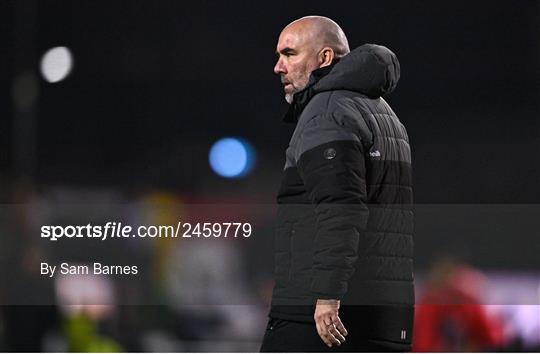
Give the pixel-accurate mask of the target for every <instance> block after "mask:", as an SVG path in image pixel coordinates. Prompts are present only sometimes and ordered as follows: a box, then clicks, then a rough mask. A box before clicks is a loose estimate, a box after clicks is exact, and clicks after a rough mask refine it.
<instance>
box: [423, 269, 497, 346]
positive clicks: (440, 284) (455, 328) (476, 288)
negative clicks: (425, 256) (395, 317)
mask: <svg viewBox="0 0 540 354" xmlns="http://www.w3.org/2000/svg"><path fill="white" fill-rule="evenodd" d="M485 284H486V278H485V277H484V275H483V274H482V273H480V272H479V271H477V270H475V269H473V268H472V267H469V266H466V265H465V264H460V263H457V262H455V261H453V260H450V259H443V260H440V261H439V262H437V263H436V264H435V265H434V267H433V270H432V274H431V276H430V280H429V281H428V283H427V284H426V287H425V290H424V292H423V294H422V296H421V300H420V303H419V304H418V305H417V306H416V316H415V328H414V347H413V350H414V351H419V352H441V351H442V352H448V351H450V352H461V351H466V352H476V351H486V350H487V351H490V350H495V349H499V348H501V347H502V346H503V345H504V344H505V342H506V340H505V337H504V333H503V324H502V323H501V321H500V319H499V318H497V317H494V316H491V315H490V314H489V313H488V311H487V309H486V307H485V306H484V305H482V299H483V298H484V296H483V294H484V293H485Z"/></svg>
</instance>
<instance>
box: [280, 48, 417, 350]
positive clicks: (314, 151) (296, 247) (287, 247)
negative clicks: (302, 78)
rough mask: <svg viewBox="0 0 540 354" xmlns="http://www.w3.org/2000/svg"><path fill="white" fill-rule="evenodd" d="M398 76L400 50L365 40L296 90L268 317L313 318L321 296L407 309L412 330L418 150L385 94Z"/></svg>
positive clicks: (292, 105)
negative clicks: (414, 165)
mask: <svg viewBox="0 0 540 354" xmlns="http://www.w3.org/2000/svg"><path fill="white" fill-rule="evenodd" d="M399 74H400V67H399V63H398V61H397V58H396V56H395V55H394V53H392V52H391V51H390V50H388V49H387V48H385V47H382V46H377V45H372V44H366V45H363V46H361V47H358V48H356V49H355V50H353V51H351V52H350V53H349V54H348V55H346V56H345V57H343V58H342V59H341V60H340V61H339V62H338V63H337V64H335V65H333V66H330V67H325V68H321V69H317V70H315V71H314V72H313V73H312V75H311V77H310V81H309V84H308V86H307V87H306V89H304V90H303V91H301V92H299V93H297V94H295V96H294V102H293V103H292V104H291V106H290V108H289V111H288V112H287V115H286V117H285V120H286V121H289V122H293V123H296V124H297V125H296V129H295V131H294V134H293V136H292V138H291V141H290V144H289V147H288V149H287V151H286V164H285V168H284V171H283V179H282V184H281V188H280V191H279V195H278V198H277V200H278V204H279V207H278V225H277V230H276V240H275V281H276V283H275V287H274V291H273V297H272V307H271V311H270V316H271V317H277V318H284V319H292V320H300V321H313V313H314V307H313V306H314V304H315V302H316V299H318V298H322V299H325V298H326V299H341V300H342V304H343V305H383V306H386V307H387V308H392V307H396V308H398V307H405V308H407V312H406V313H407V314H408V315H407V316H408V317H407V316H406V317H407V318H406V319H405V322H408V324H406V327H407V328H409V329H410V327H411V326H412V305H413V304H414V290H413V258H412V257H413V240H412V232H413V213H412V188H411V187H412V184H411V153H410V148H409V142H408V137H407V132H406V130H405V127H404V126H403V125H402V124H401V122H400V121H399V120H398V118H397V116H396V114H395V113H394V112H393V111H392V109H391V108H390V106H389V105H388V104H387V103H386V101H385V100H384V99H382V98H381V96H382V95H384V94H386V93H389V92H391V91H392V90H393V89H394V88H395V86H396V84H397V81H398V80H399ZM408 333H410V330H409V332H408ZM397 335H398V336H399V335H400V334H397ZM401 339H403V338H401ZM407 339H409V338H407Z"/></svg>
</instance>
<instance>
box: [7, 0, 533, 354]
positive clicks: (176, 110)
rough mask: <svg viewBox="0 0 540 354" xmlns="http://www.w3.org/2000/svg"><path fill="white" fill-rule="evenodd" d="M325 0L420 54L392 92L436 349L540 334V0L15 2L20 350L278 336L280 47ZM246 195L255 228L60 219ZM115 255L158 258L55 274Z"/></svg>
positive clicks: (423, 307)
mask: <svg viewBox="0 0 540 354" xmlns="http://www.w3.org/2000/svg"><path fill="white" fill-rule="evenodd" d="M311 14H318V15H324V16H328V17H330V18H332V19H334V20H335V21H336V22H338V23H339V24H340V25H341V27H342V28H343V29H344V31H345V33H346V34H347V36H348V39H349V43H350V46H351V48H355V47H357V46H359V45H361V44H363V43H376V44H382V45H385V46H387V47H389V48H390V49H391V50H392V51H394V52H395V53H396V55H397V56H398V58H399V60H400V64H401V70H402V76H401V80H400V82H399V84H398V86H397V89H396V91H395V92H393V93H392V94H391V95H390V96H388V97H385V99H387V101H388V102H389V103H390V105H391V106H392V108H393V109H394V110H395V111H396V113H397V114H398V116H399V117H400V119H401V121H402V122H403V123H404V124H405V126H406V127H407V130H408V133H409V138H410V141H411V146H412V150H413V167H414V185H415V190H414V193H415V202H416V221H415V224H416V227H415V228H416V235H415V266H416V268H415V277H416V286H417V291H416V293H417V304H418V305H417V308H416V309H417V316H416V322H415V350H417V351H482V350H497V351H498V350H513V351H530V350H536V351H539V350H540V306H539V304H540V258H539V257H538V254H540V231H539V230H540V218H538V216H539V215H540V65H539V63H540V25H539V24H540V2H538V1H519V2H515V1H509V0H508V1H476V2H469V1H445V2H440V1H438V2H429V1H418V2H409V1H405V2H403V1H402V2H395V1H377V2H358V1H354V2H353V1H337V2H332V3H329V2H328V1H319V0H311V1H295V2H290V1H289V2H286V1H272V2H247V1H227V2H218V1H215V2H210V1H199V2H180V1H154V2H149V1H140V0H131V1H37V0H19V1H14V0H5V1H2V2H0V53H1V54H0V201H1V205H0V208H2V212H1V213H0V266H1V268H0V269H1V272H0V274H1V276H2V278H0V282H1V283H0V305H1V306H0V350H2V351H109V352H110V351H192V352H198V351H258V348H259V344H260V341H261V339H262V335H263V333H264V328H265V325H266V314H267V311H268V306H269V301H270V295H271V289H272V269H273V254H272V245H273V239H272V237H273V222H274V214H273V212H274V209H273V203H274V202H275V195H276V192H277V189H278V186H279V183H280V177H281V171H282V168H283V165H284V162H285V159H284V151H285V148H286V147H287V145H288V142H289V139H290V136H291V133H292V131H293V130H294V126H292V125H287V124H285V123H283V122H282V120H281V118H282V115H283V114H284V112H285V111H286V108H287V105H286V103H285V101H284V98H283V94H282V88H281V84H280V81H279V78H278V77H277V76H276V75H275V74H274V73H273V70H272V69H273V66H274V64H275V59H276V57H275V54H274V52H275V46H276V42H277V38H278V35H279V33H280V31H281V29H282V28H283V27H284V26H285V25H287V24H288V23H289V22H291V21H292V20H294V19H296V18H299V17H302V16H305V15H311ZM202 205H212V206H213V207H212V208H211V209H209V208H206V207H200V206H202ZM198 206H199V207H198ZM233 217H236V218H238V219H239V220H245V221H249V222H251V223H253V225H254V234H253V236H252V237H250V238H249V239H219V240H218V239H211V240H189V242H188V241H185V242H184V241H180V242H178V241H177V240H172V241H171V240H159V241H154V240H144V242H143V241H140V242H135V241H134V242H128V243H126V242H116V243H112V242H111V243H109V244H107V245H106V247H104V246H103V245H98V246H96V242H64V243H62V244H60V243H59V244H55V245H54V246H52V245H51V244H50V243H46V242H43V241H42V240H40V239H39V230H40V227H41V225H64V224H65V225H68V224H86V223H87V222H90V220H91V221H92V222H96V223H101V222H102V223H104V222H106V221H116V220H124V221H125V222H128V223H129V222H131V223H132V224H137V223H138V224H147V225H152V224H154V225H159V224H169V223H175V222H176V221H178V220H183V221H184V220H185V221H190V220H191V221H194V222H196V221H200V222H202V221H207V220H210V221H215V220H217V221H227V219H230V218H233ZM67 258H69V259H67ZM94 259H103V260H108V261H112V260H114V262H116V263H126V262H131V263H137V264H140V265H142V268H144V269H145V271H144V272H143V273H142V274H141V276H140V277H139V278H138V281H137V282H130V281H126V282H122V281H119V280H118V279H116V278H112V277H86V278H84V279H77V277H72V278H69V279H60V278H59V279H55V280H54V281H51V280H48V279H44V278H43V277H41V276H39V274H38V269H39V263H40V262H43V261H50V262H53V261H58V260H62V261H63V260H69V261H73V262H80V263H84V262H88V260H94ZM70 279H71V280H70ZM81 298H86V299H87V301H86V303H85V304H84V305H83V304H82V303H84V301H80V299H81ZM78 302H80V304H79V305H77V304H78Z"/></svg>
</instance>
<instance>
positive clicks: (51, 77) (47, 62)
mask: <svg viewBox="0 0 540 354" xmlns="http://www.w3.org/2000/svg"><path fill="white" fill-rule="evenodd" d="M72 67H73V56H72V55H71V52H70V51H69V49H68V48H67V47H54V48H51V49H49V50H48V51H47V52H45V54H43V57H42V58H41V67H40V68H41V75H43V78H44V79H45V80H47V81H48V82H51V83H54V82H58V81H62V80H63V79H65V78H66V77H67V76H68V75H69V73H70V72H71V69H72Z"/></svg>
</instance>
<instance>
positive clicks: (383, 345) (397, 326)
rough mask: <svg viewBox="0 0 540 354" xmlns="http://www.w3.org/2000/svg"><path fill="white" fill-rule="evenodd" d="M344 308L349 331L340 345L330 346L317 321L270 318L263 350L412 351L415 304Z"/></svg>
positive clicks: (343, 318) (344, 316)
mask: <svg viewBox="0 0 540 354" xmlns="http://www.w3.org/2000/svg"><path fill="white" fill-rule="evenodd" d="M344 310H345V309H343V311H342V310H340V318H341V319H342V321H343V324H344V326H345V328H346V329H347V331H348V332H349V334H348V335H347V336H346V337H345V338H346V340H345V342H344V343H342V344H341V345H340V346H336V345H333V346H332V347H328V346H327V345H326V344H325V343H324V342H323V341H322V339H321V337H320V336H319V334H318V333H317V327H316V326H315V323H314V322H299V321H290V320H285V319H279V318H270V319H269V321H268V323H267V325H266V331H265V333H264V337H263V341H262V345H261V348H260V352H337V353H339V352H409V351H411V338H410V336H411V335H412V319H413V317H412V316H413V315H414V314H413V312H414V310H413V308H412V307H411V308H401V309H398V310H396V309H395V308H393V309H392V308H387V309H381V308H376V309H374V308H368V307H365V308H361V309H360V310H358V309H356V310H355V311H344ZM345 313H347V315H345ZM402 331H403V332H402ZM394 332H397V333H394ZM402 337H405V338H403V339H402Z"/></svg>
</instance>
